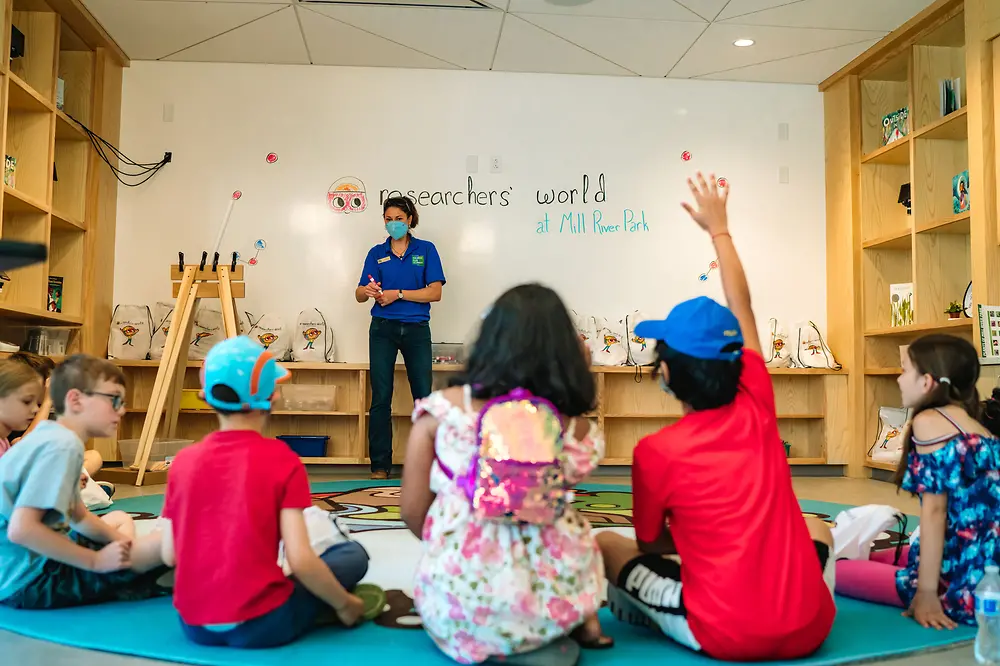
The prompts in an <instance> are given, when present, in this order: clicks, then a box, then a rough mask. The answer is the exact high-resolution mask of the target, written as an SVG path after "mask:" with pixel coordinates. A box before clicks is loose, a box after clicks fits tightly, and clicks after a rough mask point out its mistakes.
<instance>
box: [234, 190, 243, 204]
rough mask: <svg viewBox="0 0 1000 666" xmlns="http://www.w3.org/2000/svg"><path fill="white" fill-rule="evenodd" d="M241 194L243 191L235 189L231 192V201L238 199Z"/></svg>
mask: <svg viewBox="0 0 1000 666" xmlns="http://www.w3.org/2000/svg"><path fill="white" fill-rule="evenodd" d="M242 196H243V193H242V192H240V191H239V190H236V191H235V192H233V201H236V200H238V199H239V198H240V197H242Z"/></svg>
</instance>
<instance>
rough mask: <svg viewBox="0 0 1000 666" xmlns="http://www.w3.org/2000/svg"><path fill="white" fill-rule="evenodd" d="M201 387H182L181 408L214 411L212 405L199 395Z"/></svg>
mask: <svg viewBox="0 0 1000 666" xmlns="http://www.w3.org/2000/svg"><path fill="white" fill-rule="evenodd" d="M199 393H201V389H181V409H197V410H203V411H212V407H211V405H209V404H208V403H207V402H205V401H204V400H202V399H201V398H199V397H198V394H199Z"/></svg>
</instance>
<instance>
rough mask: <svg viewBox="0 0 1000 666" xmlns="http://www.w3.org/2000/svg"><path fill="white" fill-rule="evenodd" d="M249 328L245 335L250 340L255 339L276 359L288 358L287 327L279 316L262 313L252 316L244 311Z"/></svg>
mask: <svg viewBox="0 0 1000 666" xmlns="http://www.w3.org/2000/svg"><path fill="white" fill-rule="evenodd" d="M246 316H247V324H248V325H249V329H248V330H247V333H246V334H247V335H248V336H249V337H250V339H251V340H255V341H257V342H259V343H260V344H261V345H263V346H264V349H266V350H267V351H269V352H270V353H271V355H272V356H274V358H275V359H276V360H278V361H284V360H287V359H288V350H289V347H290V341H289V339H288V338H289V335H288V329H287V328H285V323H284V322H283V321H282V320H281V317H279V316H278V315H275V314H263V315H261V316H259V317H254V316H253V315H252V314H250V313H249V312H247V313H246Z"/></svg>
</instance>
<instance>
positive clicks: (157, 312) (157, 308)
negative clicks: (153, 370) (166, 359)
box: [149, 302, 174, 361]
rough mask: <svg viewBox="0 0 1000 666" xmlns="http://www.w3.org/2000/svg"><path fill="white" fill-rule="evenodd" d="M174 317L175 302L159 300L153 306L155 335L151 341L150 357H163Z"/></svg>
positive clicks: (156, 358)
mask: <svg viewBox="0 0 1000 666" xmlns="http://www.w3.org/2000/svg"><path fill="white" fill-rule="evenodd" d="M173 318H174V304H173V303H163V302H158V303H157V304H156V305H154V306H153V337H152V340H151V341H150V347H149V358H151V359H153V360H154V361H159V360H160V359H161V358H163V347H164V346H165V345H166V344H167V333H169V332H170V324H171V322H172V321H173Z"/></svg>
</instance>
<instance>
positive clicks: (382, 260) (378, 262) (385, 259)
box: [375, 257, 389, 264]
mask: <svg viewBox="0 0 1000 666" xmlns="http://www.w3.org/2000/svg"><path fill="white" fill-rule="evenodd" d="M387 261H389V257H382V258H381V259H379V260H378V261H376V262H375V263H376V264H384V263H385V262H387Z"/></svg>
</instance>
